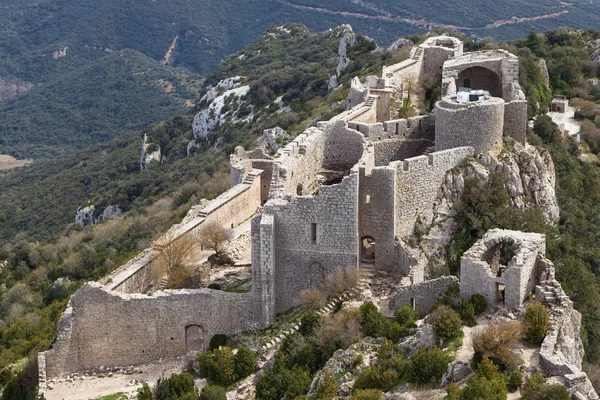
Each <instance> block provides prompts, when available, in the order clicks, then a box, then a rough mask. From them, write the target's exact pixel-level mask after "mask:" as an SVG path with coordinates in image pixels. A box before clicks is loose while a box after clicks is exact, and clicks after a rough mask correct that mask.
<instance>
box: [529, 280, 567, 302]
mask: <svg viewBox="0 0 600 400" xmlns="http://www.w3.org/2000/svg"><path fill="white" fill-rule="evenodd" d="M535 296H536V297H537V298H538V299H539V300H540V301H541V302H543V303H546V304H562V303H563V302H564V301H567V300H569V297H568V296H567V295H566V294H565V292H564V291H563V288H562V286H561V285H560V283H559V282H558V281H557V280H556V279H548V280H545V281H542V282H540V284H539V285H537V286H536V287H535Z"/></svg>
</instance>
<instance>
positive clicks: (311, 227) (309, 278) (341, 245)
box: [261, 174, 358, 313]
mask: <svg viewBox="0 0 600 400" xmlns="http://www.w3.org/2000/svg"><path fill="white" fill-rule="evenodd" d="M357 197H358V176H357V174H351V175H350V176H346V177H344V178H343V180H342V182H341V183H338V184H335V185H331V186H322V187H320V188H319V190H318V192H317V193H315V194H314V195H313V196H298V197H292V198H291V199H290V200H289V201H288V200H282V199H271V200H269V202H267V204H266V205H265V209H264V214H263V215H262V218H263V219H264V218H269V217H267V216H268V215H272V218H273V220H274V229H273V231H272V235H273V239H269V238H267V237H265V238H264V240H265V243H267V242H269V240H272V243H273V246H274V248H273V249H271V250H269V249H264V251H262V250H261V254H263V255H264V256H265V257H266V255H267V254H268V255H271V256H272V255H273V254H274V257H275V258H274V260H275V264H274V265H275V293H276V300H275V304H276V305H275V307H276V310H275V311H276V312H277V313H280V312H283V311H286V310H288V309H290V308H292V307H293V306H295V305H296V304H295V302H296V299H297V298H298V297H299V295H300V293H301V292H302V291H303V290H307V289H312V288H320V287H321V285H322V284H323V281H324V279H325V276H327V275H329V274H333V273H335V272H336V271H337V270H338V269H342V270H346V271H349V270H354V269H356V268H357V267H358V236H357V232H358V206H357V201H358V198H357ZM262 233H263V230H262V226H261V240H263V237H262ZM265 233H266V232H265ZM261 262H262V263H265V262H266V261H265V260H264V259H263V260H261Z"/></svg>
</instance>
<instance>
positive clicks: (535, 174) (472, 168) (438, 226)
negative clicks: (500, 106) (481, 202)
mask: <svg viewBox="0 0 600 400" xmlns="http://www.w3.org/2000/svg"><path fill="white" fill-rule="evenodd" d="M508 147H509V149H505V150H504V151H502V152H501V153H500V154H499V155H498V156H494V155H492V154H490V153H485V154H482V155H477V156H475V157H473V158H469V159H467V161H466V162H465V163H464V164H463V165H462V166H460V167H458V168H455V169H453V170H450V171H448V172H447V173H446V179H445V182H444V183H443V184H442V186H441V187H440V190H439V192H438V195H437V200H436V202H435V205H434V207H433V210H432V211H431V213H430V214H428V215H423V216H422V217H421V218H420V219H419V220H418V221H417V223H416V226H415V231H416V232H417V233H419V234H421V235H422V236H421V241H420V247H421V250H422V251H423V253H424V254H426V255H427V256H428V257H441V258H443V257H444V248H445V246H446V245H448V244H449V243H450V241H451V240H452V236H453V234H454V232H455V231H456V228H457V227H456V224H455V222H454V217H455V216H456V209H455V206H456V204H457V203H458V202H459V201H460V200H461V199H462V193H463V189H464V187H465V181H466V180H468V179H470V178H475V179H476V180H477V181H479V182H487V181H488V179H489V177H490V174H492V173H500V174H502V175H503V176H504V178H505V180H506V191H507V194H508V196H509V197H510V200H511V202H512V205H513V207H514V208H515V209H519V210H524V209H527V208H532V207H537V208H540V209H541V210H542V212H543V213H544V216H545V217H546V220H547V221H548V222H549V223H551V224H555V223H557V222H558V217H559V209H558V203H557V200H556V193H555V190H554V187H555V180H556V175H555V171H554V163H553V162H552V158H551V156H550V154H549V153H548V152H547V151H545V150H540V149H537V148H536V147H534V146H531V145H529V144H527V145H525V146H523V145H521V144H519V143H515V144H514V145H510V146H508Z"/></svg>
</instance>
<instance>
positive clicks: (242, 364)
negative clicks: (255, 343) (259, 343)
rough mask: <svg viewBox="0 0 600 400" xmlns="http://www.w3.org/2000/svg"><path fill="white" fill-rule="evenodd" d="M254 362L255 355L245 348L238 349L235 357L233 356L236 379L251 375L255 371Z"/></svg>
mask: <svg viewBox="0 0 600 400" xmlns="http://www.w3.org/2000/svg"><path fill="white" fill-rule="evenodd" d="M255 362H256V354H254V352H253V351H252V350H250V349H249V348H247V347H240V348H239V349H238V352H237V353H236V354H235V356H233V363H234V365H235V375H236V378H237V379H244V378H245V377H247V376H248V375H250V374H253V373H254V371H255V367H254V363H255Z"/></svg>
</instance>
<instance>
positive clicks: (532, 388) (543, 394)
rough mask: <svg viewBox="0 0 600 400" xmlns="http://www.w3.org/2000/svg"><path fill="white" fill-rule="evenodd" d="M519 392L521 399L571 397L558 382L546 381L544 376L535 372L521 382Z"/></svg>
mask: <svg viewBox="0 0 600 400" xmlns="http://www.w3.org/2000/svg"><path fill="white" fill-rule="evenodd" d="M521 394H522V395H523V397H521V399H523V400H542V399H544V400H568V399H570V398H571V396H570V395H569V392H568V391H567V388H566V387H564V386H563V385H560V384H549V383H546V378H544V377H543V376H541V375H540V374H539V373H537V372H536V373H535V374H533V375H531V376H530V377H529V379H527V381H526V382H525V384H523V387H522V388H521Z"/></svg>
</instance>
